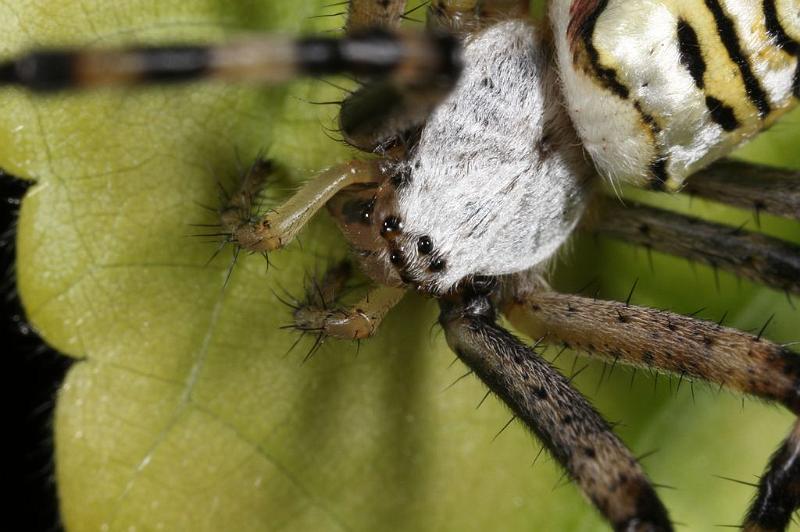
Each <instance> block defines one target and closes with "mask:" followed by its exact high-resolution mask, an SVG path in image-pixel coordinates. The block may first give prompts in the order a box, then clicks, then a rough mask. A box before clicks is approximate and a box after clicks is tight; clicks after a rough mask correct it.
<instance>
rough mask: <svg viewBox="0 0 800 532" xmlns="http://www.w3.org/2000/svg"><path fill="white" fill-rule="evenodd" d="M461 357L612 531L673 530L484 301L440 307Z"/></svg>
mask: <svg viewBox="0 0 800 532" xmlns="http://www.w3.org/2000/svg"><path fill="white" fill-rule="evenodd" d="M440 305H441V308H442V313H441V316H440V318H439V321H440V323H441V324H442V326H443V327H444V330H445V334H446V336H447V342H448V344H449V345H450V347H451V348H452V349H453V350H454V351H455V352H456V354H457V355H458V356H459V358H460V359H461V360H462V361H463V362H464V363H465V364H467V366H469V367H470V368H471V369H472V370H473V371H474V372H475V373H476V375H478V376H479V377H480V378H481V379H482V380H483V382H484V383H486V385H487V386H488V387H489V388H490V389H491V390H492V391H493V392H494V393H495V394H497V395H498V396H499V397H500V398H501V399H502V400H503V401H504V402H505V403H506V404H507V405H508V406H509V407H510V408H511V410H512V411H513V412H514V414H515V415H516V416H517V417H518V418H520V419H521V420H523V421H524V422H525V424H526V425H527V426H528V427H529V428H530V429H531V430H532V431H533V433H534V434H535V435H536V436H537V437H538V438H539V439H540V440H541V441H542V442H543V443H544V445H545V446H546V447H547V448H548V450H549V451H550V453H552V455H553V456H554V457H555V458H556V459H557V460H558V462H559V463H560V464H561V465H562V466H563V467H564V468H565V469H566V470H567V472H568V473H569V475H570V476H571V478H572V479H574V481H575V482H576V483H577V484H578V485H579V486H580V488H581V489H582V490H583V492H584V493H585V494H586V496H587V497H588V498H589V499H590V500H591V501H592V503H593V504H594V505H595V506H596V507H597V508H598V510H599V511H600V512H601V513H602V514H603V516H605V518H606V519H607V520H608V521H609V522H610V523H611V524H612V526H613V527H614V529H615V530H619V531H627V532H644V531H649V532H656V531H668V530H672V525H671V523H670V521H669V517H668V515H667V511H666V509H665V508H664V506H663V505H662V503H661V501H660V500H659V498H658V496H657V495H656V493H655V490H654V489H653V487H652V485H651V484H650V482H649V481H648V480H647V477H646V476H645V474H644V472H643V471H642V468H641V466H640V465H639V464H638V462H637V461H636V459H635V458H634V457H633V456H632V454H631V453H630V451H629V450H628V449H627V448H626V447H625V445H624V444H623V443H622V442H621V441H620V440H619V438H618V437H617V436H616V435H615V434H614V433H613V431H612V430H611V428H610V427H609V426H608V424H607V423H606V422H605V421H604V420H603V419H602V417H601V416H600V415H599V414H598V413H597V412H596V411H595V410H594V408H593V407H592V406H591V405H590V404H589V402H588V401H587V400H586V399H585V398H584V397H583V396H582V395H581V394H580V393H579V392H578V391H577V390H575V389H574V388H573V387H572V386H570V384H569V381H568V380H567V379H566V377H564V376H563V375H561V374H560V373H558V372H557V371H556V370H555V369H553V368H552V367H551V366H550V365H549V364H548V363H547V362H546V361H545V360H544V359H542V358H541V357H540V356H539V355H537V354H536V353H535V352H534V351H533V350H532V349H530V348H529V347H527V346H525V345H524V344H522V343H521V342H520V341H519V340H517V339H516V338H515V337H514V336H513V335H511V334H510V333H509V332H508V331H506V330H504V329H502V328H501V327H499V326H497V325H496V324H495V313H494V309H493V308H492V303H491V301H490V300H489V298H488V297H486V296H482V295H480V294H472V295H470V296H467V297H465V298H464V299H463V300H462V299H460V298H449V300H440Z"/></svg>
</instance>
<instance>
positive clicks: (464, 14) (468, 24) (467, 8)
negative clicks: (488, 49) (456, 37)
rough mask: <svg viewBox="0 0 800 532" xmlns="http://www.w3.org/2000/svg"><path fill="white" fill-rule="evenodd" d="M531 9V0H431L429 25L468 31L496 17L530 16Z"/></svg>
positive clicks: (454, 31) (433, 27) (478, 28)
mask: <svg viewBox="0 0 800 532" xmlns="http://www.w3.org/2000/svg"><path fill="white" fill-rule="evenodd" d="M528 10H529V2H528V0H432V1H431V4H430V6H429V7H428V27H429V28H431V29H435V30H445V31H448V32H451V33H457V34H468V33H471V32H474V31H479V30H480V29H481V28H482V27H484V26H485V25H486V24H490V23H492V22H495V21H497V20H504V19H509V18H527V17H528Z"/></svg>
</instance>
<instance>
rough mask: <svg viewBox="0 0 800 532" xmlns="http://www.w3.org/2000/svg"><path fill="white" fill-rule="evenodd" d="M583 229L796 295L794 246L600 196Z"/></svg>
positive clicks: (799, 270) (799, 256) (799, 261)
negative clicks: (593, 215)
mask: <svg viewBox="0 0 800 532" xmlns="http://www.w3.org/2000/svg"><path fill="white" fill-rule="evenodd" d="M589 228H590V229H591V230H593V231H595V232H597V233H599V234H601V235H608V236H611V237H613V238H618V239H621V240H624V241H626V242H629V243H631V244H637V245H640V246H645V247H647V248H650V249H654V250H656V251H662V252H664V253H669V254H672V255H677V256H679V257H685V258H687V259H689V260H693V261H697V262H701V263H704V264H707V265H709V266H712V267H714V268H721V269H723V270H728V271H730V272H732V273H734V274H736V275H739V276H741V277H744V278H746V279H750V280H751V281H755V282H757V283H763V284H766V285H768V286H772V287H774V288H778V289H780V290H784V291H787V292H792V293H800V246H797V245H795V244H791V243H789V242H785V241H783V240H780V239H778V238H774V237H770V236H766V235H763V234H760V233H755V232H751V231H745V230H744V229H738V228H734V227H729V226H725V225H721V224H717V223H713V222H707V221H704V220H701V219H699V218H693V217H690V216H685V215H682V214H678V213H675V212H670V211H666V210H663V209H658V208H655V207H648V206H645V205H640V204H636V203H633V202H630V201H626V204H625V205H622V204H620V203H619V202H618V201H614V200H605V201H604V202H603V204H602V206H601V210H600V212H599V213H598V219H597V221H596V222H594V223H592V224H591V225H590V226H589Z"/></svg>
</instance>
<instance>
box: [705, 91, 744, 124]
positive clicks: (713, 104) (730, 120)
mask: <svg viewBox="0 0 800 532" xmlns="http://www.w3.org/2000/svg"><path fill="white" fill-rule="evenodd" d="M706 107H707V108H708V112H709V113H711V119H712V120H713V121H714V122H715V123H717V124H719V125H720V127H722V129H724V130H725V131H733V130H734V129H736V128H737V127H739V121H738V120H737V119H736V114H735V113H734V112H733V108H732V107H731V106H729V105H726V104H725V103H724V102H722V101H721V100H719V99H717V98H714V97H713V96H706Z"/></svg>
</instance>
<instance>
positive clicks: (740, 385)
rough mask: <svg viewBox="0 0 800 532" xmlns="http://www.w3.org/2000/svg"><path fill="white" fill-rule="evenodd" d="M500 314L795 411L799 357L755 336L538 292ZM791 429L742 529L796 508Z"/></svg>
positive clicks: (598, 351)
mask: <svg viewBox="0 0 800 532" xmlns="http://www.w3.org/2000/svg"><path fill="white" fill-rule="evenodd" d="M504 313H505V315H506V316H507V317H508V319H509V320H510V321H511V323H513V324H514V325H515V326H516V327H518V328H519V329H520V330H522V331H525V333H526V334H530V335H531V336H533V337H534V338H544V339H545V341H549V342H560V343H564V344H566V345H568V346H569V347H572V348H575V349H579V350H581V351H586V352H587V353H589V354H590V355H599V356H601V357H605V358H607V359H612V360H613V361H614V362H616V361H620V362H623V363H628V364H633V365H638V366H643V367H648V368H656V369H660V370H665V371H670V372H673V373H677V374H679V375H680V376H681V377H683V376H688V377H694V378H699V379H703V380H706V381H710V382H715V383H718V384H720V385H723V386H725V387H727V388H729V389H731V390H736V391H739V392H742V393H746V394H751V395H755V396H758V397H761V398H764V399H768V400H772V401H777V402H779V403H781V404H783V405H784V406H786V407H787V408H788V409H789V410H791V411H792V412H794V413H795V414H800V355H798V354H797V353H793V352H791V351H790V350H789V349H787V348H785V347H782V346H780V345H777V344H774V343H772V342H769V341H767V340H764V339H762V338H761V337H760V335H759V336H753V335H750V334H746V333H743V332H740V331H737V330H735V329H730V328H727V327H722V326H720V325H718V324H716V323H710V322H705V321H701V320H698V319H695V318H690V317H686V316H681V315H679V314H673V313H670V312H666V311H659V310H654V309H649V308H644V307H636V306H632V305H628V304H626V303H620V302H616V301H601V300H595V299H590V298H585V297H579V296H574V295H566V294H558V293H554V292H544V291H543V292H536V293H528V294H524V295H521V296H519V297H517V298H516V299H514V300H513V301H510V302H507V303H506V304H505V306H504ZM798 430H800V429H795V430H794V431H793V432H792V435H791V436H790V437H789V439H788V440H787V441H786V443H784V446H783V447H782V448H781V450H780V451H779V452H778V453H777V454H776V455H775V457H774V458H773V460H772V462H771V463H770V469H769V470H768V472H767V474H766V475H765V476H764V477H762V481H761V485H760V486H759V493H758V497H757V499H756V502H755V503H754V506H753V508H752V509H751V511H750V513H749V514H748V516H749V517H748V525H747V526H751V528H748V530H753V531H756V530H783V528H784V527H785V523H787V522H788V520H789V519H790V518H791V514H792V512H793V511H794V510H795V509H796V508H797V507H798V505H800V496H798V493H800V492H799V491H798V490H797V487H798V486H800V467H798V465H797V464H796V463H795V459H796V458H797V456H798V445H800V443H798V439H797V434H798ZM769 523H772V524H769ZM775 523H778V524H775ZM780 523H783V524H782V525H781V524H780ZM761 524H764V526H762V528H758V526H760V525H761Z"/></svg>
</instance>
